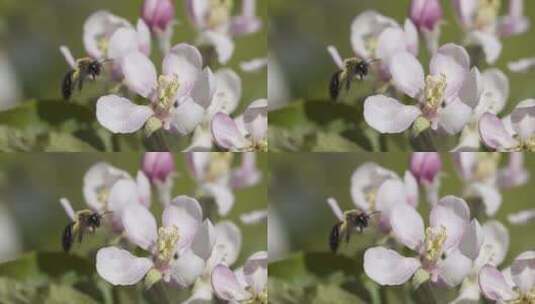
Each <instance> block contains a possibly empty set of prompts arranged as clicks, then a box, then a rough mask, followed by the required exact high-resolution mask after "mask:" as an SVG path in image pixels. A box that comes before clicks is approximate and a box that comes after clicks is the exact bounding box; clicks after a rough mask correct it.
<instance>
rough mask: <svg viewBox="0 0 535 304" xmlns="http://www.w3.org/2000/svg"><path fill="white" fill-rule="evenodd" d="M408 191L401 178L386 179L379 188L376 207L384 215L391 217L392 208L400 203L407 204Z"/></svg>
mask: <svg viewBox="0 0 535 304" xmlns="http://www.w3.org/2000/svg"><path fill="white" fill-rule="evenodd" d="M406 197H407V193H406V192H405V184H404V183H403V182H401V180H399V179H389V180H386V181H385V182H384V183H383V184H381V186H380V187H379V189H377V196H376V198H375V209H376V210H377V211H380V212H381V216H382V217H386V218H389V217H390V212H391V210H392V208H393V207H394V206H396V205H398V204H405V203H407V201H406Z"/></svg>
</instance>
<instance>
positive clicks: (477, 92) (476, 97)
mask: <svg viewBox="0 0 535 304" xmlns="http://www.w3.org/2000/svg"><path fill="white" fill-rule="evenodd" d="M483 86H484V83H483V79H482V77H481V74H480V73H479V70H478V68H477V67H474V68H472V70H470V73H469V74H468V75H467V76H466V79H465V81H464V83H463V85H462V86H461V88H460V89H459V93H458V95H459V99H460V101H461V102H463V103H464V104H466V105H467V106H469V107H470V108H471V109H476V111H477V107H478V106H479V103H481V101H480V100H481V94H482V93H483V89H484V88H483ZM476 115H477V114H476ZM480 115H481V114H480ZM478 117H479V116H478Z"/></svg>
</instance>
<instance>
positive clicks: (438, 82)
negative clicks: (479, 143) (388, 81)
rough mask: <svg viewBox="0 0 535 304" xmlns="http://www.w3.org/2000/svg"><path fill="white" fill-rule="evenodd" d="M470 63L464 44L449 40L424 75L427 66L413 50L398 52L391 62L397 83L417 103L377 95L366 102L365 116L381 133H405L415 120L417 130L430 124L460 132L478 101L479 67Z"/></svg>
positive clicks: (400, 89) (430, 125)
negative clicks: (476, 81)
mask: <svg viewBox="0 0 535 304" xmlns="http://www.w3.org/2000/svg"><path fill="white" fill-rule="evenodd" d="M469 66H470V58H469V57H468V53H467V52H466V50H465V49H464V48H463V47H461V46H458V45H455V44H451V43H450V44H446V45H443V46H442V47H440V48H439V49H438V50H437V52H436V53H435V54H433V57H432V58H431V62H430V75H428V76H427V77H425V78H424V70H423V67H422V65H421V64H420V63H419V62H418V60H417V59H416V58H415V57H414V56H413V55H412V54H410V53H408V52H400V53H397V54H396V55H394V56H393V57H392V58H391V61H390V65H389V67H390V68H389V69H390V72H391V74H392V81H393V84H394V86H395V87H396V88H397V89H398V90H399V91H401V92H403V93H404V94H405V95H407V96H409V97H411V98H413V99H415V100H416V101H417V105H404V104H402V103H401V102H400V101H399V100H397V99H394V98H392V97H388V96H385V95H374V96H371V97H368V98H367V99H366V100H365V102H364V119H365V120H366V122H367V123H368V124H369V125H370V126H371V127H372V128H374V129H376V130H377V131H379V132H381V133H401V132H403V131H405V130H407V129H408V128H409V127H410V126H411V125H413V124H415V125H414V126H413V127H414V128H415V132H416V133H419V132H421V131H423V130H425V129H427V128H428V127H431V128H432V129H433V130H438V129H441V130H444V131H445V132H446V133H448V134H456V133H458V132H459V131H461V129H462V128H463V127H464V125H465V124H466V123H467V122H468V120H469V118H470V116H471V114H472V110H473V108H474V107H475V106H476V103H477V97H476V90H477V88H476V86H475V85H474V83H475V80H474V78H476V77H477V70H472V71H471V72H470V71H469Z"/></svg>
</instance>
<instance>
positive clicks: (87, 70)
mask: <svg viewBox="0 0 535 304" xmlns="http://www.w3.org/2000/svg"><path fill="white" fill-rule="evenodd" d="M106 61H108V60H105V61H98V60H95V59H92V58H89V57H86V58H81V59H77V60H76V68H74V69H71V70H69V71H68V72H67V74H65V76H64V77H63V81H62V83H61V94H62V95H63V99H64V100H69V99H70V98H71V95H72V92H73V91H74V89H75V88H76V85H77V84H78V91H82V88H83V86H84V81H85V80H86V79H87V77H90V78H91V79H92V80H95V79H96V77H97V76H99V75H100V73H101V72H102V65H103V63H104V62H106Z"/></svg>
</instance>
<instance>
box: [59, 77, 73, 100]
mask: <svg viewBox="0 0 535 304" xmlns="http://www.w3.org/2000/svg"><path fill="white" fill-rule="evenodd" d="M73 73H74V70H70V71H69V72H67V74H65V77H63V82H62V83H61V94H62V95H63V99H64V100H69V99H70V98H71V95H72V85H73V83H72V75H73Z"/></svg>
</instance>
